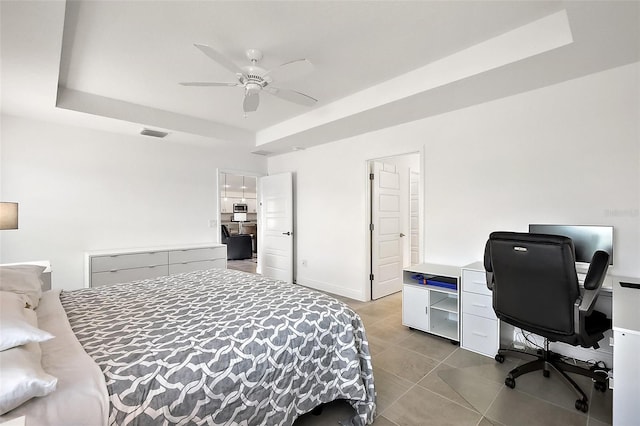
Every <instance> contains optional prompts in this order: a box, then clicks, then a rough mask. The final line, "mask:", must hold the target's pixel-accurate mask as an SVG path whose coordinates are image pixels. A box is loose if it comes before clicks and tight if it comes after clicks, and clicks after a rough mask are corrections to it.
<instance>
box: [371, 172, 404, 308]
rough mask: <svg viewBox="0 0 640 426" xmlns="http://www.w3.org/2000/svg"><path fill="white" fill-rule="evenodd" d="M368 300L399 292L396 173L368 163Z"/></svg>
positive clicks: (397, 177) (400, 251)
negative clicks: (369, 213) (369, 221)
mask: <svg viewBox="0 0 640 426" xmlns="http://www.w3.org/2000/svg"><path fill="white" fill-rule="evenodd" d="M371 164H372V167H371V173H370V183H371V225H370V228H369V229H370V230H371V276H370V278H371V298H372V299H378V298H380V297H384V296H387V295H389V294H392V293H396V292H398V291H401V290H402V244H401V238H402V237H403V236H404V235H403V234H402V233H401V220H400V214H401V210H400V174H399V173H398V172H397V170H396V166H395V165H393V164H385V163H381V162H378V161H375V162H372V163H371Z"/></svg>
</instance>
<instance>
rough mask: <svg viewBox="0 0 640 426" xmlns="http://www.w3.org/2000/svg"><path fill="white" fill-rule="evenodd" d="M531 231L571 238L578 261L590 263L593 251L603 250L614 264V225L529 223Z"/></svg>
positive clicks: (611, 263)
mask: <svg viewBox="0 0 640 426" xmlns="http://www.w3.org/2000/svg"><path fill="white" fill-rule="evenodd" d="M529 232H530V233H533V234H550V235H562V236H565V237H569V238H571V239H572V240H573V246H574V247H575V249H576V262H582V263H590V262H591V257H593V253H595V252H596V250H603V251H606V252H607V253H609V265H613V226H587V225H529Z"/></svg>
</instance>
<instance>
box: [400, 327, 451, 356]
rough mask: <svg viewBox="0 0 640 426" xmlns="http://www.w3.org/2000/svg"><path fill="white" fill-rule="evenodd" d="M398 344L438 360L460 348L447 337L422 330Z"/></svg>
mask: <svg viewBox="0 0 640 426" xmlns="http://www.w3.org/2000/svg"><path fill="white" fill-rule="evenodd" d="M398 345H399V346H401V347H403V348H406V349H409V350H412V351H414V352H419V353H421V354H422V355H426V356H428V357H429V358H433V359H435V360H438V361H442V360H444V359H445V358H446V357H448V356H449V355H451V353H453V351H455V350H456V349H457V348H458V346H456V345H453V344H452V343H451V342H450V341H449V340H447V339H441V338H439V337H436V336H433V335H431V334H428V333H423V332H421V331H415V332H413V333H412V334H411V335H409V337H408V338H406V339H404V340H402V341H401V342H400V343H399V344H398Z"/></svg>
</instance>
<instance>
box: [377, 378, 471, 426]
mask: <svg viewBox="0 0 640 426" xmlns="http://www.w3.org/2000/svg"><path fill="white" fill-rule="evenodd" d="M384 416H385V417H386V418H388V419H389V420H391V421H392V422H395V423H396V424H398V425H399V426H424V425H459V426H465V425H468V426H475V425H477V424H478V422H479V421H480V419H481V418H482V416H481V415H480V414H479V413H477V412H474V411H472V410H468V409H466V408H464V407H462V406H460V405H458V404H456V403H455V402H453V401H449V400H448V399H445V398H443V397H441V396H440V395H437V394H435V393H433V392H431V391H429V390H427V389H424V388H422V387H420V386H415V387H413V388H411V389H410V390H409V392H407V393H406V394H405V395H403V396H402V397H401V398H400V399H399V400H398V401H397V402H395V403H394V404H392V405H391V407H389V408H388V409H387V410H385V413H384Z"/></svg>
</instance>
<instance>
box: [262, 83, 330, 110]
mask: <svg viewBox="0 0 640 426" xmlns="http://www.w3.org/2000/svg"><path fill="white" fill-rule="evenodd" d="M265 90H266V91H267V92H269V93H271V94H272V95H274V96H277V97H279V98H281V99H284V100H285V101H289V102H293V103H296V104H300V105H304V106H314V105H315V104H316V102H318V100H317V99H315V98H312V97H311V96H309V95H305V94H304V93H300V92H296V91H295V90H291V89H280V88H277V87H273V86H267V87H265Z"/></svg>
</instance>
